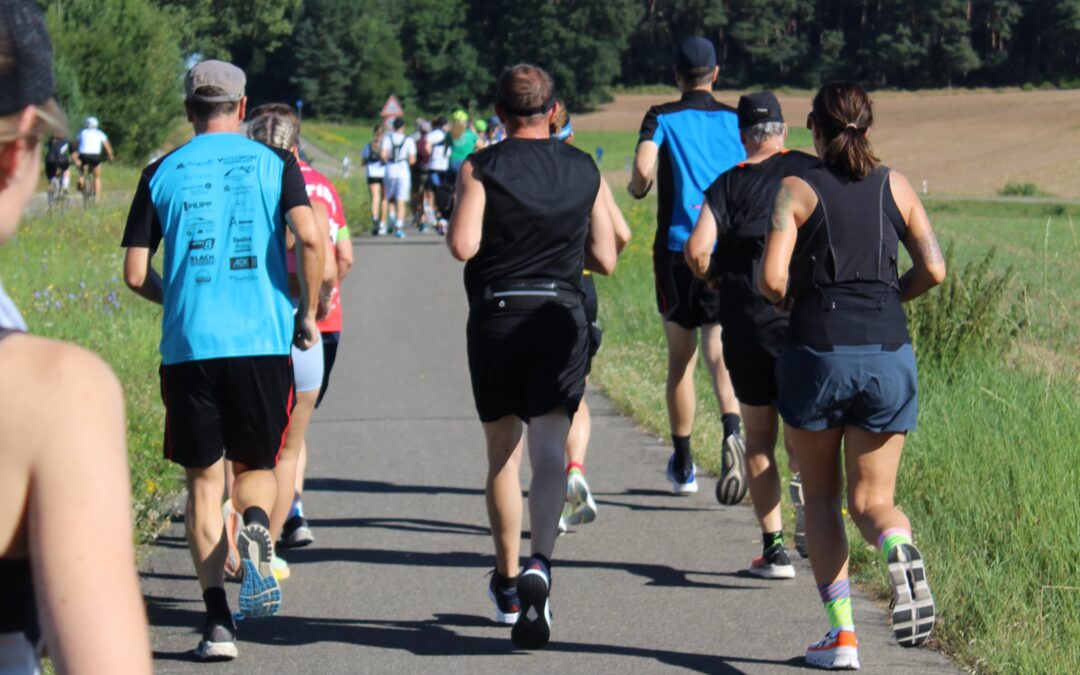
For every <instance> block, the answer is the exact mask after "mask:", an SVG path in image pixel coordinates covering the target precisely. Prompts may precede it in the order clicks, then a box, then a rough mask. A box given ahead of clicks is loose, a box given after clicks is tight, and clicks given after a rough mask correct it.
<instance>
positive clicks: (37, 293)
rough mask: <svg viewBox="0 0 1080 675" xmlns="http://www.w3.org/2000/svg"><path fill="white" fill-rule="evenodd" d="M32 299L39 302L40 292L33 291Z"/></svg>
mask: <svg viewBox="0 0 1080 675" xmlns="http://www.w3.org/2000/svg"><path fill="white" fill-rule="evenodd" d="M34 299H35V300H40V299H41V291H34Z"/></svg>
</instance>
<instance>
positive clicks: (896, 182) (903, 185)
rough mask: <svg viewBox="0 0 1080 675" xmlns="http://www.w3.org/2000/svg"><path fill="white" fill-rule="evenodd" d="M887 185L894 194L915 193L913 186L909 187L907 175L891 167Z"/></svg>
mask: <svg viewBox="0 0 1080 675" xmlns="http://www.w3.org/2000/svg"><path fill="white" fill-rule="evenodd" d="M889 187H890V188H892V191H893V195H894V196H899V195H901V194H903V195H904V196H905V197H906V196H908V195H913V194H915V188H913V187H911V182H910V181H908V179H907V176H905V175H904V174H902V173H900V172H899V171H894V170H892V169H889Z"/></svg>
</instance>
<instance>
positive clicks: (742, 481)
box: [716, 434, 749, 506]
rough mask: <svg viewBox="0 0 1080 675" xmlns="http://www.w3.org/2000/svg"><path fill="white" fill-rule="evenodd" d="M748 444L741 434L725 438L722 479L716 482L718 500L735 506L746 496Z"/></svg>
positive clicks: (721, 455) (722, 455)
mask: <svg viewBox="0 0 1080 675" xmlns="http://www.w3.org/2000/svg"><path fill="white" fill-rule="evenodd" d="M748 487H749V483H748V482H747V480H746V444H745V443H744V442H743V439H742V436H741V435H739V434H731V435H730V436H728V437H727V438H725V439H724V446H723V450H722V451H721V453H720V480H719V481H717V483H716V501H718V502H720V503H721V504H723V505H725V506H734V505H735V504H738V503H739V502H741V501H742V500H743V499H745V498H746V490H747V488H748Z"/></svg>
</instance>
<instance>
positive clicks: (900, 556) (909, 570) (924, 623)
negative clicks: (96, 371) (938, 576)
mask: <svg viewBox="0 0 1080 675" xmlns="http://www.w3.org/2000/svg"><path fill="white" fill-rule="evenodd" d="M889 581H890V583H891V584H892V587H893V608H892V625H893V635H895V636H896V641H897V642H898V643H900V646H901V647H918V646H919V645H921V644H922V643H924V642H926V638H928V637H930V631H932V630H933V629H934V613H935V609H934V596H933V595H931V594H930V585H929V584H928V583H927V582H926V567H925V566H924V565H923V558H922V554H921V553H920V552H919V549H917V548H915V545H914V544H899V545H897V546H894V547H893V548H892V550H891V551H889Z"/></svg>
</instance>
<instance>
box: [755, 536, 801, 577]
mask: <svg viewBox="0 0 1080 675" xmlns="http://www.w3.org/2000/svg"><path fill="white" fill-rule="evenodd" d="M746 571H747V572H749V573H750V574H753V575H754V576H755V577H761V578H762V579H794V578H795V566H794V565H792V564H791V558H790V557H789V556H788V552H787V549H786V548H784V545H783V544H776V545H775V546H770V547H769V550H767V551H765V552H764V553H763V554H761V555H759V556H758V557H756V558H754V561H753V562H751V563H750V567H748V568H747V569H746Z"/></svg>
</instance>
